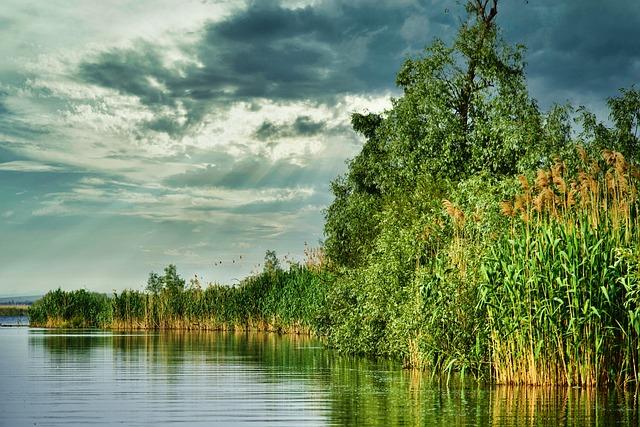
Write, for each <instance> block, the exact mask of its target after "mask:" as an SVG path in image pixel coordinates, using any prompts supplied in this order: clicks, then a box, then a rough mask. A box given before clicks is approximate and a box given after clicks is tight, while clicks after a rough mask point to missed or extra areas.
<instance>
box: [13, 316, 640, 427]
mask: <svg viewBox="0 0 640 427" xmlns="http://www.w3.org/2000/svg"><path fill="white" fill-rule="evenodd" d="M638 420H639V418H638V406H637V402H636V398H635V396H634V394H629V393H623V392H621V391H618V392H616V391H615V390H613V391H609V392H607V393H595V392H592V391H584V390H577V389H570V390H566V389H561V390H549V389H541V388H519V389H514V388H500V387H498V388H486V387H478V386H477V385H467V386H464V387H463V386H461V385H455V386H454V385H450V386H449V387H447V386H445V385H439V384H437V383H434V382H433V381H430V380H429V379H428V377H426V376H423V375H418V374H415V373H413V374H412V373H411V372H407V371H403V370H402V369H401V367H400V366H398V365H397V364H394V363H390V362H374V361H370V360H366V359H361V358H354V357H345V356H340V355H337V354H336V353H334V352H332V351H329V350H325V349H323V348H322V346H321V344H320V343H319V342H317V341H314V340H311V339H305V338H300V337H291V336H284V337H279V336H276V335H265V334H245V333H241V334H239V333H235V334H232V333H226V334H225V333H197V332H195V333H194V332H191V333H185V332H183V333H176V332H166V333H151V332H149V333H145V332H133V333H120V332H107V331H60V330H56V331H52V330H43V329H29V328H24V327H22V328H20V327H11V328H0V425H6V426H21V425H25V426H33V425H39V426H51V425H69V424H79V425H95V424H106V425H118V424H119V425H160V424H171V423H176V424H177V423H181V424H183V425H230V424H232V425H252V426H258V425H279V426H280V425H281V426H287V425H290V426H301V425H380V426H392V425H442V426H449V425H457V426H464V425H500V426H502V425H505V426H506V425H539V426H546V425H603V426H609V425H638Z"/></svg>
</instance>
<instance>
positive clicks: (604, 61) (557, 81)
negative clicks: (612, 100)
mask: <svg viewBox="0 0 640 427" xmlns="http://www.w3.org/2000/svg"><path fill="white" fill-rule="evenodd" d="M503 12H504V13H503V16H501V17H500V18H501V21H500V23H501V25H503V27H504V29H505V35H506V36H507V38H508V39H509V41H512V42H521V43H524V44H526V45H527V48H528V52H527V62H528V66H527V75H528V77H529V79H530V80H532V81H534V80H535V81H536V86H535V87H534V88H533V89H534V93H533V95H534V96H536V97H538V98H540V100H541V101H543V105H549V104H551V103H552V102H559V103H563V102H565V101H566V100H567V98H569V99H573V100H578V101H584V100H585V99H589V100H594V101H595V102H598V100H600V103H603V102H604V100H605V98H607V97H609V96H613V95H616V94H617V92H618V89H619V88H621V87H629V86H631V85H632V84H637V83H640V42H639V41H638V40H639V39H640V2H638V1H627V0H612V1H606V2H605V1H601V0H582V1H573V2H557V1H551V0H543V1H539V2H535V3H534V2H530V3H529V4H519V3H515V4H510V3H506V2H505V4H504V9H503Z"/></svg>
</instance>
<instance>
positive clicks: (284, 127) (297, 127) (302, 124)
mask: <svg viewBox="0 0 640 427" xmlns="http://www.w3.org/2000/svg"><path fill="white" fill-rule="evenodd" d="M326 127H327V126H326V124H325V123H323V122H316V121H314V120H313V119H312V118H311V117H309V116H298V117H297V118H296V119H295V120H294V121H293V122H292V123H285V124H276V123H273V122H271V121H269V120H265V121H264V122H262V124H261V125H260V126H259V127H258V129H256V131H255V132H254V136H255V137H256V138H258V139H259V140H261V141H267V140H274V139H278V138H287V137H295V136H303V137H304V136H314V135H317V134H319V133H321V132H322V131H324V130H325V129H326Z"/></svg>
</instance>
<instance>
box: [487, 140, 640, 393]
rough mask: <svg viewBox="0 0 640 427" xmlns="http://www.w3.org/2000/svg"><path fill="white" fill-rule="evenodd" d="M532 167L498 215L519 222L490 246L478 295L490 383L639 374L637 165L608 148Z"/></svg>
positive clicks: (632, 378) (585, 380)
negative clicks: (572, 170) (596, 156)
mask: <svg viewBox="0 0 640 427" xmlns="http://www.w3.org/2000/svg"><path fill="white" fill-rule="evenodd" d="M579 153H580V157H581V158H582V162H583V163H582V168H581V169H580V170H579V171H578V172H577V174H576V176H575V178H571V177H569V176H567V172H566V168H565V166H564V164H563V163H561V162H556V164H555V165H554V166H552V167H551V168H550V169H549V170H540V171H538V174H537V177H536V180H535V188H530V187H529V186H528V185H527V184H528V183H526V182H523V181H525V180H524V179H520V182H521V184H522V187H523V192H522V193H521V194H520V195H519V196H517V197H516V199H515V202H514V203H513V205H511V204H510V202H504V203H503V205H502V212H503V213H504V214H505V215H507V216H511V217H514V216H516V215H517V214H520V216H521V218H523V219H524V221H523V223H521V225H520V226H517V227H514V228H513V229H512V232H511V234H510V235H509V236H508V239H506V240H505V241H504V242H503V243H502V244H501V245H500V246H499V247H497V248H495V249H494V250H493V253H492V255H491V257H490V261H489V262H488V268H487V269H486V273H487V275H486V276H487V284H486V286H484V287H483V293H482V295H483V300H484V302H485V303H486V306H487V308H488V316H489V322H490V329H491V335H490V339H491V351H492V371H493V375H494V378H495V380H496V381H497V382H498V383H503V384H504V383H506V384H570V385H595V384H598V383H602V382H605V383H607V382H618V383H629V382H636V383H637V381H638V379H639V378H638V372H637V366H638V360H639V359H638V355H639V348H640V347H639V346H640V340H639V334H640V284H639V280H640V275H639V274H638V265H639V264H640V257H639V249H640V233H639V232H638V226H639V225H640V224H639V216H638V208H639V203H638V178H637V175H638V174H637V173H636V172H637V169H636V168H635V167H633V166H631V165H629V164H627V163H626V161H625V159H624V157H623V156H622V155H621V154H620V153H617V152H611V151H604V152H603V153H602V161H601V162H597V161H595V160H593V159H590V158H588V157H587V156H586V153H584V152H583V151H579Z"/></svg>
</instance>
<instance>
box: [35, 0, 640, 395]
mask: <svg viewBox="0 0 640 427" xmlns="http://www.w3.org/2000/svg"><path fill="white" fill-rule="evenodd" d="M467 11H468V13H469V16H468V19H467V20H466V21H464V22H463V23H462V25H461V28H460V29H459V32H458V35H457V37H456V38H455V40H454V41H453V42H452V44H450V45H446V44H445V43H444V42H443V41H441V40H435V41H434V42H433V43H432V44H431V45H430V46H429V47H427V48H426V49H425V52H424V54H423V55H422V56H420V57H416V58H410V59H407V60H406V61H405V63H404V64H403V66H402V68H401V69H400V71H399V72H398V75H397V84H398V86H399V87H400V88H401V89H402V96H401V97H399V98H397V99H393V100H392V107H391V108H390V109H389V110H388V111H385V112H383V113H381V114H357V113H356V114H353V115H352V117H351V121H352V126H353V129H354V130H355V131H356V132H358V133H360V134H361V135H362V136H363V137H364V144H363V146H362V150H361V152H360V153H358V154H357V155H356V156H355V157H354V158H353V159H352V160H351V161H350V162H349V168H348V171H347V172H346V174H344V175H343V176H340V177H338V178H337V179H335V180H334V181H333V182H332V183H331V191H332V193H333V195H334V201H333V203H332V204H331V205H330V206H329V207H328V209H327V210H326V211H325V219H326V223H325V236H326V241H325V246H324V250H325V252H324V254H326V256H327V258H328V260H329V262H328V263H324V262H323V263H322V264H321V265H322V268H320V267H318V266H317V265H315V266H314V265H311V264H310V265H308V266H304V267H302V266H298V265H293V266H291V267H290V268H289V269H287V270H284V269H283V268H282V267H281V266H280V263H279V260H278V258H277V256H276V253H275V252H274V251H267V253H266V255H265V263H264V270H263V272H261V273H259V274H256V275H254V276H251V277H248V278H246V279H245V280H243V281H242V282H241V283H240V284H239V285H238V286H233V287H230V286H221V285H210V286H209V287H206V288H204V289H202V288H201V286H200V283H199V281H198V280H197V278H196V279H193V280H192V281H191V286H189V287H188V288H187V289H185V281H184V280H183V279H182V278H180V276H179V275H178V274H177V271H176V267H175V266H174V265H170V266H168V267H167V268H166V269H165V271H164V274H163V275H162V276H159V275H158V274H155V273H151V274H150V276H149V279H148V282H147V291H148V293H142V292H135V291H124V292H122V293H120V294H116V295H114V297H113V298H112V299H107V298H106V297H104V296H99V295H98V294H95V295H94V294H88V293H86V292H85V293H84V294H82V293H81V294H75V293H65V292H62V291H60V290H58V291H54V292H52V293H50V294H47V295H46V296H45V298H43V300H41V301H39V302H38V303H37V304H34V307H32V309H31V310H30V313H31V316H32V317H31V318H32V322H33V323H34V324H51V325H55V324H57V323H64V324H66V323H70V324H74V325H78V326H80V325H88V326H112V327H117V328H120V327H121V328H131V327H140V328H176V329H205V330H206V329H252V328H253V329H260V330H272V331H294V332H313V333H316V334H321V335H323V336H325V337H326V340H327V343H328V344H329V345H330V346H332V347H334V348H337V349H338V350H341V351H344V352H349V353H358V354H367V355H373V356H383V357H394V358H400V359H402V360H403V361H404V362H405V364H406V365H407V366H410V367H415V368H420V369H431V370H432V371H433V372H434V373H447V374H451V373H452V372H454V371H460V372H462V373H467V372H470V373H472V374H473V375H474V376H476V377H484V378H490V379H492V380H494V381H497V382H500V383H518V384H571V385H595V384H604V383H611V382H618V383H624V384H629V383H632V382H634V383H635V384H636V385H637V384H638V380H639V378H638V374H637V367H638V363H639V361H640V359H639V358H640V338H639V337H640V243H639V242H640V234H639V231H638V227H639V220H638V218H639V217H640V216H639V215H638V214H639V212H640V206H639V205H638V191H639V189H640V188H639V186H638V180H639V179H640V171H639V170H638V168H637V165H638V163H640V157H639V156H640V140H639V139H638V126H639V124H640V92H638V91H637V90H636V89H634V88H632V89H630V90H622V92H621V94H620V96H619V97H615V98H611V99H610V100H609V107H610V113H611V116H610V118H611V123H612V125H608V124H603V123H601V122H599V121H598V120H597V118H596V116H595V115H594V114H592V113H590V112H588V111H587V110H586V109H584V108H579V109H577V110H576V109H573V108H572V107H571V106H554V107H553V108H551V109H550V110H549V111H548V112H546V113H543V112H540V111H539V109H538V107H537V105H536V103H535V101H534V100H532V99H531V98H530V97H529V94H528V92H527V88H526V82H525V77H524V63H523V59H522V56H523V48H522V47H520V46H515V47H511V46H508V45H507V44H506V43H504V42H503V41H502V40H501V38H500V31H499V28H498V27H497V26H496V23H495V17H496V14H497V0H488V1H480V0H469V1H468V2H467ZM577 144H580V146H581V147H577ZM603 150H604V151H603ZM610 150H614V151H610ZM601 154H602V156H601ZM625 158H626V160H625ZM534 177H535V183H534ZM324 254H323V255H324ZM320 258H321V259H322V260H324V258H323V257H320ZM78 292H80V291H78ZM91 295H93V296H91ZM81 301H82V303H80V302H81ZM92 304H93V305H92ZM92 307H93V308H92Z"/></svg>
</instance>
